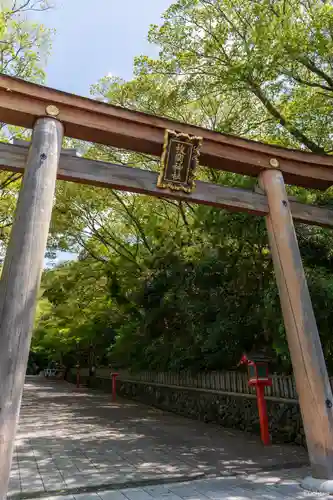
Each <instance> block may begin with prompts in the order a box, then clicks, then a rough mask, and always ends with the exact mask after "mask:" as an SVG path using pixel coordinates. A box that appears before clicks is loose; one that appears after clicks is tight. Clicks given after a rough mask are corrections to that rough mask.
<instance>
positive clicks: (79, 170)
mask: <svg viewBox="0 0 333 500" xmlns="http://www.w3.org/2000/svg"><path fill="white" fill-rule="evenodd" d="M20 144H21V143H20ZM22 144H23V143H22ZM26 144H28V143H26ZM74 153H75V151H73V150H70V152H68V151H67V152H66V151H64V150H63V151H62V154H61V157H60V163H59V170H58V179H61V180H66V181H72V182H79V183H83V184H90V185H93V186H102V187H108V188H114V189H119V190H122V191H130V192H133V193H141V194H147V195H151V196H158V197H165V198H173V199H175V200H184V201H188V202H191V203H199V204H204V205H212V206H215V207H219V208H226V209H228V210H232V211H239V212H250V213H253V214H256V215H267V213H268V203H267V199H266V196H265V195H263V194H259V193H256V192H252V191H249V190H246V189H237V188H229V187H225V186H220V185H218V184H210V183H208V182H200V181H197V182H196V189H195V191H194V192H193V193H191V194H186V193H182V192H179V191H169V190H162V189H159V188H157V187H156V183H157V175H158V174H156V173H155V172H150V171H148V170H142V169H139V168H131V167H124V166H122V165H114V164H112V163H106V162H100V161H95V160H87V159H85V158H79V157H75V156H72V155H74ZM26 155H27V145H26V146H23V145H19V146H17V145H12V144H6V143H3V142H0V169H3V170H9V171H12V172H23V171H24V165H25V161H26ZM290 206H291V210H292V214H293V217H294V219H295V220H297V221H299V222H304V223H306V224H313V225H318V226H323V227H333V210H330V209H327V208H323V207H316V206H313V205H306V204H303V203H298V202H295V201H290Z"/></svg>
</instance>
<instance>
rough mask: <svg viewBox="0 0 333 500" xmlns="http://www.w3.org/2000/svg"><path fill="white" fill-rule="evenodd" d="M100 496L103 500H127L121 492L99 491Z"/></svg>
mask: <svg viewBox="0 0 333 500" xmlns="http://www.w3.org/2000/svg"><path fill="white" fill-rule="evenodd" d="M98 495H99V496H100V498H101V499H102V500H127V497H125V495H124V494H123V493H121V491H99V492H98Z"/></svg>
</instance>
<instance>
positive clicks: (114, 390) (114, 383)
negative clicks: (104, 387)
mask: <svg viewBox="0 0 333 500" xmlns="http://www.w3.org/2000/svg"><path fill="white" fill-rule="evenodd" d="M118 375H119V373H111V377H112V401H115V400H116V397H117V377H118Z"/></svg>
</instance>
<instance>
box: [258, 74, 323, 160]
mask: <svg viewBox="0 0 333 500" xmlns="http://www.w3.org/2000/svg"><path fill="white" fill-rule="evenodd" d="M248 83H249V87H250V90H251V91H252V92H253V94H254V95H255V96H256V97H257V98H258V99H259V100H260V101H261V102H262V104H263V105H264V106H265V108H266V109H267V111H268V112H269V113H270V114H271V115H272V116H274V118H276V120H277V121H278V122H279V123H280V125H282V126H283V127H284V128H285V129H286V130H287V131H288V132H289V133H290V134H291V135H292V136H293V137H295V139H297V141H299V142H300V143H301V144H303V145H304V146H306V147H307V148H308V149H309V150H310V151H312V152H313V153H318V154H325V153H326V152H325V150H324V149H323V148H321V147H320V146H318V145H317V144H316V143H315V142H313V141H312V140H311V139H309V138H308V137H306V135H305V134H303V132H301V131H300V130H298V129H297V128H296V127H294V126H293V125H292V124H291V123H289V122H288V121H287V120H286V118H285V117H284V116H283V115H282V114H281V113H280V111H279V110H278V109H277V108H276V107H275V106H274V104H273V103H272V102H271V101H270V100H269V98H268V97H267V96H266V95H265V94H264V92H263V91H262V89H261V88H260V87H259V85H257V84H255V83H254V82H252V81H249V82H248Z"/></svg>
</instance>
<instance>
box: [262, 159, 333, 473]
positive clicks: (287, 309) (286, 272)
mask: <svg viewBox="0 0 333 500" xmlns="http://www.w3.org/2000/svg"><path fill="white" fill-rule="evenodd" d="M259 183H260V187H261V188H262V189H263V190H264V191H265V193H266V195H267V199H268V205H269V214H268V215H267V216H266V226H267V231H268V237H269V243H270V248H271V253H272V258H273V264H274V269H275V275H276V280H277V285H278V289H279V295H280V302H281V308H282V313H283V318H284V323H285V328H286V333H287V339H288V345H289V350H290V356H291V361H292V365H293V371H294V377H295V381H296V388H297V392H298V395H299V404H300V409H301V413H302V418H303V426H304V431H305V437H306V442H307V446H308V453H309V458H310V463H311V468H312V473H313V477H314V478H316V479H318V480H321V479H322V480H328V479H330V480H332V479H333V413H332V406H333V398H332V390H331V386H330V381H329V378H328V374H327V369H326V364H325V359H324V354H323V350H322V346H321V342H320V338H319V333H318V328H317V324H316V319H315V316H314V312H313V307H312V303H311V298H310V294H309V290H308V286H307V282H306V278H305V274H304V269H303V264H302V259H301V255H300V251H299V246H298V242H297V237H296V233H295V228H294V224H293V219H292V215H291V212H290V208H289V202H288V197H287V193H286V189H285V184H284V180H283V175H282V173H281V172H280V171H279V170H274V169H272V170H270V169H268V170H264V171H263V172H262V173H261V174H260V176H259Z"/></svg>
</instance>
